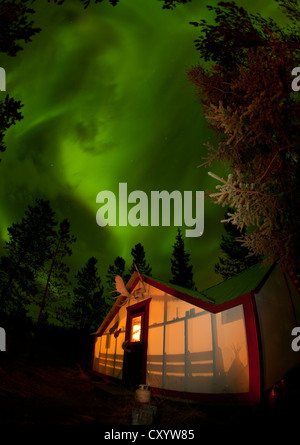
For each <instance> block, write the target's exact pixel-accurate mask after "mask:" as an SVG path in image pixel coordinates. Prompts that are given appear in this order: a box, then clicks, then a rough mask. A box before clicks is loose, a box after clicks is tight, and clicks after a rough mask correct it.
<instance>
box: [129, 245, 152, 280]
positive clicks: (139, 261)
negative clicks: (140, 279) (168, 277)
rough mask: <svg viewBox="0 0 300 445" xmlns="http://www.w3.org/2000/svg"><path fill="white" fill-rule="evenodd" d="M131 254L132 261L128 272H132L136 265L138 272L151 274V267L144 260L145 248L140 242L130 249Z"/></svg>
mask: <svg viewBox="0 0 300 445" xmlns="http://www.w3.org/2000/svg"><path fill="white" fill-rule="evenodd" d="M131 255H132V257H133V261H132V266H131V269H130V272H131V273H133V272H135V271H136V269H135V265H136V267H137V268H138V270H139V272H140V274H142V275H148V276H151V274H152V268H151V267H150V265H149V264H148V263H147V261H146V254H145V249H144V247H143V246H142V244H141V243H138V244H136V245H135V246H134V248H133V249H132V250H131Z"/></svg>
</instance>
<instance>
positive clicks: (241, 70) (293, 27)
mask: <svg viewBox="0 0 300 445" xmlns="http://www.w3.org/2000/svg"><path fill="white" fill-rule="evenodd" d="M278 3H279V5H280V8H281V9H282V11H283V12H284V13H285V14H286V16H287V18H288V20H289V22H288V24H287V25H280V24H278V23H276V22H275V21H274V20H273V19H271V18H263V17H262V16H261V15H260V14H250V13H248V12H247V11H246V10H245V9H244V8H243V7H240V6H238V5H236V4H235V2H220V3H219V4H218V5H217V6H216V7H212V6H209V7H208V9H209V10H210V11H213V12H214V13H215V14H216V17H215V23H214V24H212V23H211V22H209V23H208V22H206V21H205V20H202V21H201V22H200V23H194V25H195V26H198V27H200V29H201V31H202V33H201V36H200V37H199V39H198V40H197V41H196V47H197V49H198V50H199V52H200V55H201V58H202V59H203V61H204V62H208V63H201V64H199V65H197V66H194V67H192V68H191V69H189V72H188V76H189V79H190V81H191V82H192V83H193V85H194V86H195V90H196V93H197V97H198V98H199V101H200V103H201V105H202V109H203V113H204V115H205V117H206V118H207V120H208V122H209V127H210V128H211V129H212V130H213V131H214V132H215V133H216V136H217V138H216V143H215V144H214V145H212V144H210V143H208V144H207V145H208V149H209V152H208V156H207V157H206V162H205V163H206V164H207V165H212V163H213V162H215V161H219V162H221V163H222V164H224V165H226V167H227V168H228V176H227V178H226V177H225V178H222V177H218V176H217V175H215V174H214V173H210V175H211V176H212V177H214V178H215V179H216V180H217V181H218V182H219V184H218V185H217V186H216V189H217V190H216V192H215V193H212V194H210V196H211V198H212V199H213V201H214V202H215V203H216V204H219V205H222V206H224V207H231V208H233V209H234V212H233V213H232V215H230V217H229V218H228V219H227V222H231V223H232V224H234V225H236V226H237V228H238V229H240V230H243V229H245V234H244V235H243V244H244V246H245V247H247V249H249V250H250V251H251V252H252V253H254V254H255V255H262V256H263V257H264V259H265V260H267V261H268V262H269V263H271V264H272V263H274V262H277V263H278V264H279V265H280V266H282V267H283V268H284V269H285V270H287V271H288V270H292V269H293V268H294V267H295V266H296V267H297V268H298V269H299V268H300V257H299V246H300V232H299V225H300V218H299V215H300V213H299V211H298V209H299V206H300V193H299V190H300V162H299V160H300V158H299V113H300V95H299V93H295V92H294V91H293V88H292V82H293V80H294V76H292V69H293V68H294V67H297V66H298V65H299V63H298V61H299V50H300V32H299V31H300V28H299V18H300V7H299V6H300V5H299V3H298V2H297V0H280V1H279V2H278Z"/></svg>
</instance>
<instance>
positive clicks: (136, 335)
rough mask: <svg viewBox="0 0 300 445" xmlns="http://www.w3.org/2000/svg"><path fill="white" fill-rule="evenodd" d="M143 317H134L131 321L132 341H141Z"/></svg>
mask: <svg viewBox="0 0 300 445" xmlns="http://www.w3.org/2000/svg"><path fill="white" fill-rule="evenodd" d="M141 330H142V317H141V315H140V316H139V317H134V318H132V320H131V335H130V337H131V338H130V341H141Z"/></svg>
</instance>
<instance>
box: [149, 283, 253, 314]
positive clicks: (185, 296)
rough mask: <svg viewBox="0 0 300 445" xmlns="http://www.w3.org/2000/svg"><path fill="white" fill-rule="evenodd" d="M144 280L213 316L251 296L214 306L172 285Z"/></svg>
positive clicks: (246, 295) (243, 296)
mask: <svg viewBox="0 0 300 445" xmlns="http://www.w3.org/2000/svg"><path fill="white" fill-rule="evenodd" d="M143 279H144V281H145V282H146V283H147V284H149V285H150V286H153V287H156V288H157V289H159V290H161V291H163V292H165V293H167V294H169V295H172V296H173V297H176V298H179V299H180V300H183V301H186V302H187V303H190V304H192V305H194V306H197V307H200V308H201V309H204V310H205V311H208V312H211V313H213V314H217V313H218V312H221V311H226V310H227V309H230V308H232V307H235V306H238V305H239V304H243V302H244V300H245V297H248V296H249V294H245V295H241V296H239V297H237V298H233V299H232V300H229V301H226V302H225V303H221V304H214V303H208V302H207V301H204V300H202V299H201V298H198V297H193V296H192V295H189V294H187V293H185V292H181V291H179V290H177V289H174V288H173V287H171V285H170V286H169V285H167V284H162V283H158V282H157V281H155V280H153V279H152V278H148V277H143Z"/></svg>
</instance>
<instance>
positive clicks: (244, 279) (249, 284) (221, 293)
mask: <svg viewBox="0 0 300 445" xmlns="http://www.w3.org/2000/svg"><path fill="white" fill-rule="evenodd" d="M273 268H274V265H273V266H263V265H261V264H256V265H254V266H252V267H250V268H249V269H246V270H244V271H243V272H241V273H239V274H238V275H236V276H234V277H231V278H228V279H227V280H225V281H222V282H221V283H219V284H216V285H215V286H212V287H209V288H208V289H206V290H204V291H201V292H198V291H194V290H191V289H186V288H184V287H181V286H176V285H174V284H172V283H166V282H164V281H160V280H156V279H155V278H152V277H147V276H144V275H143V278H144V279H145V281H146V282H148V283H149V284H150V285H152V286H155V287H158V288H160V289H164V291H165V292H167V293H169V294H170V295H174V296H176V297H177V298H180V299H182V300H185V301H189V302H191V303H192V304H196V305H197V306H199V307H206V308H208V310H211V311H213V312H214V310H213V308H214V307H215V306H216V307H215V309H216V310H217V311H218V309H217V307H218V306H217V305H221V304H223V303H226V302H229V301H231V300H234V299H236V298H238V297H241V296H243V295H246V294H248V293H250V292H252V291H257V290H258V289H259V287H260V286H262V284H263V283H264V281H265V280H266V279H267V278H268V276H269V274H270V273H271V271H272V270H273ZM139 280H140V278H139V276H138V274H137V273H136V272H134V273H133V274H132V276H131V278H130V279H129V281H128V283H127V285H126V287H127V289H128V291H129V292H130V293H131V292H132V291H133V290H134V288H135V286H136V285H137V284H138V282H139ZM126 298H127V297H126V296H122V295H121V294H120V295H119V297H118V299H117V301H116V302H115V304H114V305H113V306H112V308H111V309H110V311H109V313H108V314H107V316H106V317H105V319H104V320H103V322H102V324H101V326H100V327H99V329H98V330H97V332H96V334H98V335H101V334H102V333H103V332H104V330H105V329H106V327H107V326H108V325H109V323H110V321H111V320H112V319H113V317H114V316H115V315H116V313H117V312H118V311H119V309H120V307H121V305H122V304H123V303H124V302H125V301H126Z"/></svg>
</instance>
